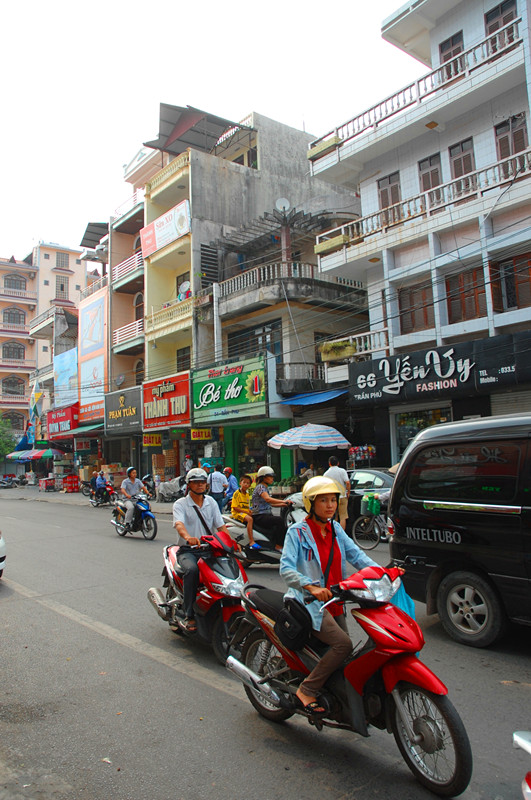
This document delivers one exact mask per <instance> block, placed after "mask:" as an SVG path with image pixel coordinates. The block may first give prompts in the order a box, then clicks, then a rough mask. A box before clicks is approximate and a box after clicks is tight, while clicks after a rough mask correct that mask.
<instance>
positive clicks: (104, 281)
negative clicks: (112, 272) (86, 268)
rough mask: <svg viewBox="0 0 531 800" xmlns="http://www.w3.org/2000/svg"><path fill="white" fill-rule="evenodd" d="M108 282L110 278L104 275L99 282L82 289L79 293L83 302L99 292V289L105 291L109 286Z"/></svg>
mask: <svg viewBox="0 0 531 800" xmlns="http://www.w3.org/2000/svg"><path fill="white" fill-rule="evenodd" d="M108 282H109V278H108V276H107V275H103V276H102V277H101V278H99V280H96V281H93V283H91V284H90V286H86V287H85V288H84V289H81V291H80V293H79V298H80V300H83V299H84V298H85V297H90V295H91V294H94V292H97V291H98V290H99V289H103V287H104V286H107V284H108Z"/></svg>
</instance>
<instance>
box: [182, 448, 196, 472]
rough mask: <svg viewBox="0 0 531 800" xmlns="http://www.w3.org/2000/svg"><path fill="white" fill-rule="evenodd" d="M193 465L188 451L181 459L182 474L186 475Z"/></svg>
mask: <svg viewBox="0 0 531 800" xmlns="http://www.w3.org/2000/svg"><path fill="white" fill-rule="evenodd" d="M193 466H194V462H193V460H192V456H191V455H190V453H186V455H185V457H184V461H183V470H182V473H183V475H184V476H186V475H187V474H188V472H189V471H190V470H191V469H192V467H193Z"/></svg>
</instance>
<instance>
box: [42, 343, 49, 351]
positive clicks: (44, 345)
mask: <svg viewBox="0 0 531 800" xmlns="http://www.w3.org/2000/svg"><path fill="white" fill-rule="evenodd" d="M42 352H43V353H47V352H48V345H47V344H43V346H42Z"/></svg>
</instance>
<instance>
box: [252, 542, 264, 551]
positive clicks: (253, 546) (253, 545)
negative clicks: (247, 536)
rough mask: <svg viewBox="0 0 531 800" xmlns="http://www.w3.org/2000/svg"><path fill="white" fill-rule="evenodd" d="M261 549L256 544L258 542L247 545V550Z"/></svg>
mask: <svg viewBox="0 0 531 800" xmlns="http://www.w3.org/2000/svg"><path fill="white" fill-rule="evenodd" d="M261 549H262V548H261V547H260V545H259V544H258V542H253V543H252V544H250V545H249V550H261Z"/></svg>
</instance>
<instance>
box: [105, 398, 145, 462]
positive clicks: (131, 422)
mask: <svg viewBox="0 0 531 800" xmlns="http://www.w3.org/2000/svg"><path fill="white" fill-rule="evenodd" d="M142 425H143V419H142V387H141V386H132V387H131V388H129V389H123V390H122V391H118V392H110V393H109V394H106V395H105V443H104V455H105V460H106V464H105V465H102V469H103V470H104V471H107V472H109V473H112V474H113V475H115V476H117V475H118V476H120V477H121V476H123V477H125V474H126V470H127V467H129V466H131V465H132V466H134V467H136V469H137V470H139V471H140V469H141V463H140V460H141V453H142V444H141V442H142Z"/></svg>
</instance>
